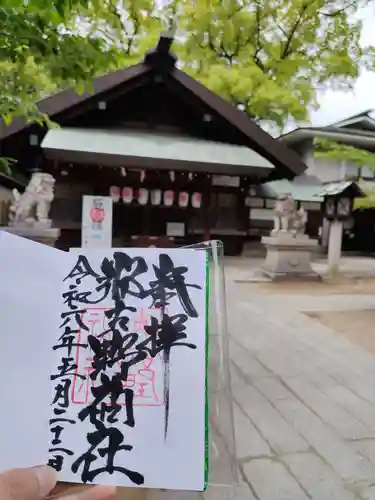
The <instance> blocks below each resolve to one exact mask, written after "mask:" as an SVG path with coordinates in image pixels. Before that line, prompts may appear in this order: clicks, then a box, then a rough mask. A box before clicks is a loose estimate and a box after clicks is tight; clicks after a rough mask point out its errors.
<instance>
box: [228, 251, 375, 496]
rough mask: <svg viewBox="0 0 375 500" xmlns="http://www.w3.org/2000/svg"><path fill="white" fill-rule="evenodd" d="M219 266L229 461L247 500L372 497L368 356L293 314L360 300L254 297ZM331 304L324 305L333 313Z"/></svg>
mask: <svg viewBox="0 0 375 500" xmlns="http://www.w3.org/2000/svg"><path fill="white" fill-rule="evenodd" d="M244 272H246V263H244V262H243V261H238V262H236V261H235V260H233V259H229V260H228V264H227V266H226V281H227V301H228V303H227V305H228V321H229V334H230V355H231V370H232V390H233V396H234V418H235V428H236V445H237V458H238V461H239V464H240V473H241V479H242V481H243V482H244V483H245V484H246V485H247V488H248V491H247V495H246V498H249V499H251V500H253V499H254V498H255V499H258V500H289V499H290V500H307V499H312V500H336V499H337V500H339V499H340V500H355V499H357V500H360V499H363V500H375V357H374V356H373V355H371V354H369V353H367V352H366V351H364V350H362V349H361V348H360V347H358V346H356V345H354V344H351V343H350V342H349V341H348V340H346V339H345V338H343V337H342V336H339V335H338V334H336V333H335V332H334V331H333V330H331V329H329V328H327V327H325V326H323V325H322V324H321V323H319V322H318V321H316V320H314V319H312V318H309V317H307V316H306V315H304V314H302V313H301V312H300V311H301V310H307V309H308V308H310V310H314V309H315V310H323V309H336V310H344V309H348V308H349V307H350V308H354V309H365V308H368V307H374V306H375V299H374V298H372V297H369V296H367V297H366V296H355V297H352V296H345V295H344V296H343V295H341V296H329V297H328V296H327V297H309V296H300V297H297V298H295V297H291V296H290V295H288V296H284V297H282V296H276V295H272V296H267V295H257V294H256V291H255V289H254V286H251V287H249V286H248V285H246V284H241V283H237V282H236V280H237V279H238V277H239V276H240V275H241V274H244ZM332 306H333V307H332Z"/></svg>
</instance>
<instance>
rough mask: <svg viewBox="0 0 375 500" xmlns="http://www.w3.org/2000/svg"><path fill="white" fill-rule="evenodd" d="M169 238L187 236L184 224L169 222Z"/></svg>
mask: <svg viewBox="0 0 375 500" xmlns="http://www.w3.org/2000/svg"><path fill="white" fill-rule="evenodd" d="M167 236H185V224H184V223H183V222H167Z"/></svg>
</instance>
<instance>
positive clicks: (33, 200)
mask: <svg viewBox="0 0 375 500" xmlns="http://www.w3.org/2000/svg"><path fill="white" fill-rule="evenodd" d="M54 187H55V179H54V178H53V176H52V175H50V174H46V173H43V172H35V173H33V175H32V177H31V179H30V182H29V184H28V185H27V187H26V189H25V191H24V193H22V194H21V193H19V192H18V190H17V189H13V191H12V193H13V198H14V199H13V202H12V204H11V205H10V207H9V225H11V226H15V225H17V224H24V225H25V224H26V225H35V224H36V223H40V224H42V225H48V224H50V222H51V221H50V220H49V218H48V216H49V211H50V208H51V203H52V201H53V199H54Z"/></svg>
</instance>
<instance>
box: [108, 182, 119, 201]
mask: <svg viewBox="0 0 375 500" xmlns="http://www.w3.org/2000/svg"><path fill="white" fill-rule="evenodd" d="M109 196H110V197H111V198H112V201H113V202H114V203H117V202H118V201H119V200H120V198H121V188H119V187H118V186H111V187H110V188H109Z"/></svg>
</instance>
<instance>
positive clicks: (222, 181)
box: [212, 175, 240, 187]
mask: <svg viewBox="0 0 375 500" xmlns="http://www.w3.org/2000/svg"><path fill="white" fill-rule="evenodd" d="M212 185H213V186H226V187H240V178H239V177H231V176H230V175H213V176H212Z"/></svg>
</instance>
